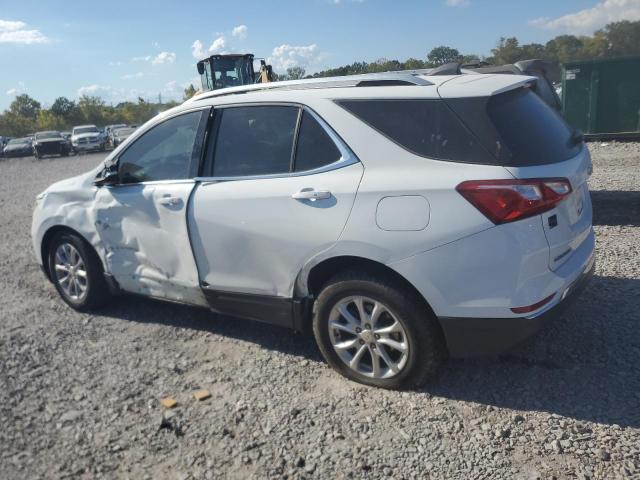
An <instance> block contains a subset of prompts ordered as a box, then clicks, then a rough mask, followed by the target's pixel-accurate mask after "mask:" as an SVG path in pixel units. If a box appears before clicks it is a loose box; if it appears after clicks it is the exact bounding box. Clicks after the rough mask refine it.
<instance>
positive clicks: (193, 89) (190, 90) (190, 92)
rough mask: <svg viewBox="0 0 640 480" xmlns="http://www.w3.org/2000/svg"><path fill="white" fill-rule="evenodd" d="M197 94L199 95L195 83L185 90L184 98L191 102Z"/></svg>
mask: <svg viewBox="0 0 640 480" xmlns="http://www.w3.org/2000/svg"><path fill="white" fill-rule="evenodd" d="M196 93H198V92H197V90H196V87H194V86H193V83H190V84H189V86H188V87H187V88H185V89H184V95H183V96H182V98H183V99H184V100H189V99H190V98H191V97H193V96H194V95H195V94H196Z"/></svg>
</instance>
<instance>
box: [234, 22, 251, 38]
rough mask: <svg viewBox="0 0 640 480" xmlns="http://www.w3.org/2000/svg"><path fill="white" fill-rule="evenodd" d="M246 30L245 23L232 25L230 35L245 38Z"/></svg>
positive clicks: (247, 29)
mask: <svg viewBox="0 0 640 480" xmlns="http://www.w3.org/2000/svg"><path fill="white" fill-rule="evenodd" d="M248 31H249V28H248V27H247V26H246V25H238V26H237V27H233V30H231V35H232V36H234V37H236V38H238V39H240V40H244V39H245V38H247V32H248Z"/></svg>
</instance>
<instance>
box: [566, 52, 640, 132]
mask: <svg viewBox="0 0 640 480" xmlns="http://www.w3.org/2000/svg"><path fill="white" fill-rule="evenodd" d="M562 112H563V114H564V117H565V118H566V119H567V122H569V124H570V125H571V126H573V127H575V128H578V129H580V130H582V131H583V132H584V133H585V134H586V136H587V137H592V138H616V137H638V136H640V57H624V58H611V59H606V60H586V61H582V62H569V63H565V64H564V65H563V67H562Z"/></svg>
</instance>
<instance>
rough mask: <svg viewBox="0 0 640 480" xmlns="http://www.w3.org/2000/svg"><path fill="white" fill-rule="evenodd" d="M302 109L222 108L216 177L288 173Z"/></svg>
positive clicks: (266, 107) (270, 107)
mask: <svg viewBox="0 0 640 480" xmlns="http://www.w3.org/2000/svg"><path fill="white" fill-rule="evenodd" d="M299 110H300V109H299V108H297V107H287V106H264V107H261V106H250V107H231V108H224V109H221V110H220V112H221V118H220V126H219V128H218V134H217V139H216V143H215V153H214V161H213V176H215V177H236V176H247V175H268V174H276V173H286V172H289V171H290V168H291V155H292V151H293V142H294V138H295V132H296V125H297V122H298V113H299Z"/></svg>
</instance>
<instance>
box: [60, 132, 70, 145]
mask: <svg viewBox="0 0 640 480" xmlns="http://www.w3.org/2000/svg"><path fill="white" fill-rule="evenodd" d="M60 135H62V136H63V137H64V138H66V139H67V140H69V143H71V132H60Z"/></svg>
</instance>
